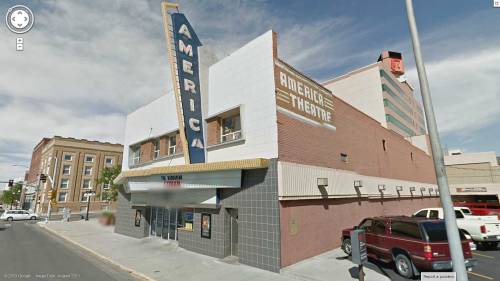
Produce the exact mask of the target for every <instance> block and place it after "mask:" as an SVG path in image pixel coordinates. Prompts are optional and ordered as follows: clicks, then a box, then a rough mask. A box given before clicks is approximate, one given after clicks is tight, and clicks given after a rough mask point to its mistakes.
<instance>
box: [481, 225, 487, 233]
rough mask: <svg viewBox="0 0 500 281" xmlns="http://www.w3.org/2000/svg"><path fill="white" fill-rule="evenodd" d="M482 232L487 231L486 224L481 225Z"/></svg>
mask: <svg viewBox="0 0 500 281" xmlns="http://www.w3.org/2000/svg"><path fill="white" fill-rule="evenodd" d="M480 229H481V233H486V225H481V227H480Z"/></svg>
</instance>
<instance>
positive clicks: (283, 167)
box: [115, 30, 439, 272]
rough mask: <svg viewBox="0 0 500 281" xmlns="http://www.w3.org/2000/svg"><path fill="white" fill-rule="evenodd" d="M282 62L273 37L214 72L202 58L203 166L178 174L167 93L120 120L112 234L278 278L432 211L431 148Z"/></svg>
mask: <svg viewBox="0 0 500 281" xmlns="http://www.w3.org/2000/svg"><path fill="white" fill-rule="evenodd" d="M190 31H191V30H190ZM191 32H192V31H191ZM277 50H278V48H277V36H276V34H275V33H274V32H272V31H269V32H266V33H265V34H263V35H261V36H259V37H258V38H256V39H254V40H253V41H251V42H249V43H247V44H246V45H245V46H243V47H242V48H240V49H238V50H236V51H235V52H233V53H232V54H231V55H229V56H227V57H225V58H223V59H222V60H220V61H218V62H213V61H210V59H208V58H209V57H210V56H208V55H205V52H204V51H203V49H202V50H201V51H200V52H201V53H200V77H201V79H200V82H201V86H200V87H201V89H202V91H201V104H202V114H203V130H204V131H205V144H206V145H205V147H206V149H205V150H206V151H205V159H206V161H205V162H203V163H197V164H189V163H186V162H185V157H183V153H182V152H183V151H184V149H186V147H184V145H183V144H182V143H183V142H182V141H181V140H182V138H181V137H180V134H179V121H178V116H177V115H176V111H177V110H176V106H177V105H176V98H175V96H174V95H173V94H172V93H169V94H167V95H164V96H162V97H160V98H159V99H157V100H155V101H153V102H152V103H150V104H148V105H145V106H144V107H141V108H139V109H137V110H136V111H134V112H132V113H131V114H129V115H128V116H127V121H126V131H125V144H124V147H125V149H124V158H123V170H122V173H121V175H120V176H119V177H118V178H117V180H116V182H117V183H120V184H123V189H122V190H121V191H120V193H119V199H118V204H117V222H116V228H115V231H116V232H118V233H121V234H124V235H128V236H132V237H137V238H142V237H148V236H151V237H161V238H163V239H170V240H173V241H177V243H178V245H179V246H180V247H182V248H185V249H188V250H191V251H195V252H198V253H202V254H206V255H210V256H214V257H218V258H223V257H226V256H237V257H238V259H239V262H240V263H244V264H247V265H251V266H255V267H258V268H262V269H265V270H270V271H275V272H277V271H279V270H280V268H282V267H285V266H288V265H290V264H293V263H296V262H298V261H300V260H303V259H306V258H309V257H312V256H314V255H318V254H320V253H322V252H325V251H328V250H331V249H334V248H336V247H338V246H339V244H340V234H341V230H342V229H343V228H345V227H351V226H353V225H354V224H356V223H358V222H359V221H361V219H363V218H364V217H367V216H377V215H410V214H411V213H412V212H414V211H416V210H418V209H420V208H424V207H433V206H437V205H438V204H439V200H438V198H437V188H436V184H435V182H436V179H435V175H434V167H433V162H432V159H431V157H430V156H429V152H428V151H429V149H428V147H427V142H426V141H419V142H413V141H412V139H411V138H410V137H409V138H404V137H402V136H401V132H395V131H394V130H391V129H390V128H388V126H387V125H386V124H382V122H381V121H380V120H377V119H375V118H373V117H372V116H370V115H369V114H366V113H365V112H363V111H362V110H359V109H356V107H354V106H352V105H350V104H349V103H348V102H346V101H345V100H343V99H341V98H339V97H338V96H337V95H342V93H336V92H333V93H332V91H330V90H329V89H327V88H325V87H324V86H322V85H321V84H319V83H317V82H315V81H314V80H312V79H310V78H308V77H307V76H306V75H304V74H302V73H300V72H299V71H298V70H296V69H294V68H293V67H292V66H290V65H288V64H287V63H286V62H285V61H283V60H282V59H280V58H279V56H278V52H277ZM394 83H398V85H399V86H401V87H402V85H401V83H403V82H400V81H398V80H396V81H394ZM384 120H385V119H384ZM144 136H148V137H144ZM424 139H426V138H425V136H424ZM415 143H418V145H415Z"/></svg>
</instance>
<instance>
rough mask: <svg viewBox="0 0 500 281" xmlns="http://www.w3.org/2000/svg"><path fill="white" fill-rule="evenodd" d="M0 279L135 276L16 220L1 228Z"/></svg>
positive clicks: (103, 280) (93, 280)
mask: <svg viewBox="0 0 500 281" xmlns="http://www.w3.org/2000/svg"><path fill="white" fill-rule="evenodd" d="M0 280H11V281H12V280H65V281H70V280H71V281H73V280H75V281H87V280H88V281H96V280H99V281H108V280H137V279H135V278H134V277H132V276H131V275H130V274H129V273H128V272H126V271H123V270H121V269H119V268H117V267H116V266H113V265H110V264H108V263H106V262H104V261H102V260H100V259H99V258H97V257H95V256H93V255H92V254H90V253H87V252H86V251H83V250H81V249H80V248H78V247H76V246H74V245H72V244H69V243H67V242H66V241H64V240H63V239H61V238H58V237H54V236H53V235H51V234H49V233H48V232H46V231H45V230H44V229H42V228H40V227H39V226H38V225H36V224H35V222H30V221H16V222H13V223H12V224H11V226H10V227H9V228H7V229H2V228H0Z"/></svg>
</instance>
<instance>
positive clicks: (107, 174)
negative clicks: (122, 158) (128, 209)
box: [97, 165, 122, 201]
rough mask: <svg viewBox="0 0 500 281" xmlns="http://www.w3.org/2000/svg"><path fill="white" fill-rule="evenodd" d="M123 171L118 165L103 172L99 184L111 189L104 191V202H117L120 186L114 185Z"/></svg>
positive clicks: (106, 168)
mask: <svg viewBox="0 0 500 281" xmlns="http://www.w3.org/2000/svg"><path fill="white" fill-rule="evenodd" d="M121 171H122V167H121V166H120V165H116V166H113V167H105V168H104V169H102V171H101V176H100V177H99V180H98V181H97V183H99V184H102V185H103V186H104V185H107V186H109V189H107V190H104V189H103V191H102V200H104V201H116V199H117V198H118V188H119V187H120V185H118V184H114V182H113V181H114V180H115V178H116V177H117V176H118V175H119V174H120V172H121Z"/></svg>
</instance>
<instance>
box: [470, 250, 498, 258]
mask: <svg viewBox="0 0 500 281" xmlns="http://www.w3.org/2000/svg"><path fill="white" fill-rule="evenodd" d="M473 254H474V255H478V256H480V257H485V258H489V259H495V257H492V256H488V255H484V254H479V253H476V252H473Z"/></svg>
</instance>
